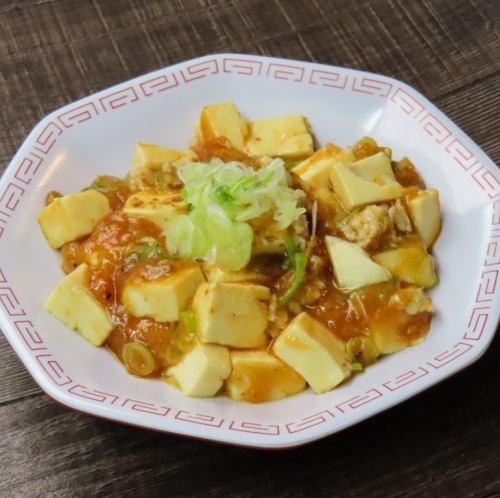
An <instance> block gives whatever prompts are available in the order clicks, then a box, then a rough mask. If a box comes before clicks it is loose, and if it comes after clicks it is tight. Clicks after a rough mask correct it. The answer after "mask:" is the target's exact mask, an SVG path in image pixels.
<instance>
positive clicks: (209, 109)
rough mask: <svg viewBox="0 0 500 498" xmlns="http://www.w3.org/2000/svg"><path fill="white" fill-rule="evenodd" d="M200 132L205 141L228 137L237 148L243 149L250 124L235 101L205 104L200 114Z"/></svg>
mask: <svg viewBox="0 0 500 498" xmlns="http://www.w3.org/2000/svg"><path fill="white" fill-rule="evenodd" d="M199 133H200V134H201V136H202V137H203V141H205V142H207V141H209V140H213V139H214V138H219V137H225V138H227V139H228V140H229V141H230V142H231V144H232V146H233V147H234V148H235V149H238V150H240V151H243V148H244V146H245V140H246V137H247V135H248V124H247V122H246V121H245V120H244V119H243V118H242V117H241V115H240V113H239V112H238V109H237V108H236V106H235V105H234V104H233V102H221V103H219V104H211V105H207V106H205V107H204V108H203V109H202V111H201V114H200V121H199Z"/></svg>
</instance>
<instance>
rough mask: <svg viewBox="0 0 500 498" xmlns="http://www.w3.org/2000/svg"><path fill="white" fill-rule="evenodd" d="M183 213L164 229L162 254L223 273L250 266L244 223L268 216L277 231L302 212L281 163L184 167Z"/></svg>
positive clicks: (248, 232) (214, 162)
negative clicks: (215, 267) (202, 263)
mask: <svg viewBox="0 0 500 498" xmlns="http://www.w3.org/2000/svg"><path fill="white" fill-rule="evenodd" d="M178 176H179V179H180V180H181V181H182V182H183V183H184V188H183V189H182V191H181V195H182V198H183V199H184V201H185V202H186V203H187V204H188V214H186V215H182V216H179V217H177V219H176V220H175V221H174V222H173V223H172V224H171V225H170V227H169V228H168V229H167V233H166V238H167V250H168V252H169V253H170V254H172V255H176V256H177V257H180V258H183V259H202V260H204V261H207V262H210V263H216V264H217V265H219V266H222V267H224V268H225V269H228V270H234V271H237V270H241V269H242V268H244V267H245V266H246V265H247V264H248V262H249V261H250V257H251V252H252V241H253V230H252V228H251V226H250V225H249V224H247V223H246V222H247V221H250V220H252V219H254V218H257V217H259V216H261V215H262V214H264V213H268V212H269V213H272V215H273V218H274V220H275V221H276V225H277V227H278V228H279V229H285V228H287V227H288V226H289V225H290V224H291V223H293V222H294V221H295V220H296V219H297V218H298V217H299V216H300V215H302V214H303V213H304V212H305V209H304V208H302V207H299V206H297V202H298V200H299V196H300V194H299V193H298V192H297V191H295V190H293V189H291V188H289V187H288V183H287V177H286V172H285V168H284V166H283V161H282V160H281V159H275V160H273V161H271V162H270V163H269V164H268V165H267V166H265V167H264V168H261V169H259V170H255V169H253V168H251V167H249V166H246V165H244V164H242V163H238V162H235V161H233V162H228V163H224V162H222V161H221V160H217V159H214V160H212V161H211V162H210V163H188V164H186V165H184V166H181V167H180V168H179V169H178Z"/></svg>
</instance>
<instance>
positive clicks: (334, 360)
mask: <svg viewBox="0 0 500 498" xmlns="http://www.w3.org/2000/svg"><path fill="white" fill-rule="evenodd" d="M273 352H274V354H275V355H276V356H277V357H278V358H280V359H281V360H283V361H284V362H285V363H287V364H288V365H290V366H291V367H292V368H293V369H294V370H295V371H297V372H298V373H299V374H300V375H301V376H302V377H304V379H305V380H306V382H307V383H308V384H309V385H310V386H311V388H312V389H313V391H314V392H315V393H317V394H320V393H324V392H326V391H330V390H331V389H333V388H334V387H335V386H337V385H338V384H340V383H341V382H342V381H343V380H345V379H346V378H347V377H349V376H350V375H351V364H350V361H349V356H348V354H347V352H346V347H345V343H344V342H343V341H341V340H340V339H338V338H337V337H336V336H335V335H333V333H332V332H330V331H329V330H328V329H327V328H326V327H325V326H324V325H322V324H321V323H320V322H318V321H317V320H315V319H313V318H311V317H310V316H309V315H308V314H307V313H305V312H303V313H300V314H299V315H297V316H296V317H295V318H294V319H293V320H292V321H291V322H290V323H289V325H288V327H287V328H286V329H285V330H284V331H283V332H282V333H281V334H280V335H279V336H278V338H277V339H276V341H275V342H274V345H273Z"/></svg>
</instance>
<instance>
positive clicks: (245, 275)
mask: <svg viewBox="0 0 500 498" xmlns="http://www.w3.org/2000/svg"><path fill="white" fill-rule="evenodd" d="M205 271H207V270H206V269H205ZM207 279H208V281H209V282H232V283H240V284H241V283H247V284H249V283H251V284H262V283H266V282H269V280H270V277H269V275H264V274H263V273H259V272H256V271H249V270H241V271H229V270H223V269H222V268H219V267H218V266H214V267H212V268H210V269H209V270H208V273H207Z"/></svg>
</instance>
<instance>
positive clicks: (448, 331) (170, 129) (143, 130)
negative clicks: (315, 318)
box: [0, 54, 500, 448]
mask: <svg viewBox="0 0 500 498" xmlns="http://www.w3.org/2000/svg"><path fill="white" fill-rule="evenodd" d="M221 100H233V101H235V102H236V104H237V106H238V107H239V108H240V109H241V111H242V112H243V113H244V114H245V115H246V116H248V117H249V118H251V119H257V118H261V117H265V116H271V115H279V114H286V113H290V114H291V113H299V114H304V115H306V116H307V117H308V118H309V120H310V122H311V124H312V127H313V129H314V133H315V135H316V137H317V138H318V140H319V142H320V143H325V142H326V141H333V142H335V143H339V144H341V145H349V144H351V143H352V142H353V141H355V140H356V139H358V138H360V137H361V136H363V135H370V136H373V137H375V138H376V139H377V140H378V141H379V142H380V143H382V144H385V145H388V146H390V147H392V149H393V151H394V155H395V157H396V158H399V157H402V156H403V155H408V156H409V157H410V158H411V159H412V160H413V161H414V162H415V163H416V165H417V167H418V169H419V170H420V171H421V172H422V173H423V176H424V178H425V180H426V182H427V184H428V185H429V186H432V187H435V188H437V189H439V191H440V193H441V199H442V206H443V221H444V227H443V232H442V234H441V237H440V239H439V241H438V243H437V245H436V248H435V254H436V259H437V262H438V265H439V275H440V283H439V285H438V286H437V287H436V288H435V289H433V291H432V298H433V300H434V302H435V305H436V308H437V310H438V313H437V315H436V317H435V318H434V320H433V322H432V328H431V331H430V334H429V336H428V338H427V340H426V341H424V342H423V343H422V344H421V345H419V346H417V347H414V348H410V349H407V350H405V351H403V352H401V353H399V354H396V355H393V356H389V357H387V358H384V359H383V360H382V361H380V362H379V363H377V364H376V365H374V366H372V367H370V368H369V369H368V370H367V371H366V372H364V373H363V374H361V375H356V376H355V377H354V378H353V379H352V380H350V381H349V382H346V383H345V384H344V385H342V386H341V387H339V388H338V389H335V390H334V391H332V392H329V393H326V394H323V395H321V396H316V395H314V394H313V393H312V392H310V391H306V392H304V393H301V394H300V395H298V396H293V397H291V398H288V399H284V400H281V401H277V402H272V403H267V404H262V405H251V404H246V403H235V402H232V401H231V400H229V399H227V398H225V397H219V398H216V399H191V398H186V397H184V396H182V395H181V394H180V393H178V392H177V391H175V390H174V389H172V388H170V387H169V386H168V385H166V384H165V383H163V382H161V381H160V380H141V379H138V378H135V377H132V376H130V375H128V374H127V373H126V372H125V370H124V369H123V367H122V365H121V364H120V363H119V362H118V361H116V360H115V359H114V358H112V357H111V355H110V354H109V353H108V352H107V351H106V350H105V349H104V348H101V349H96V348H94V347H92V346H91V345H90V344H88V343H86V342H85V341H84V340H83V339H82V338H80V337H79V336H78V335H77V334H75V333H73V332H71V331H70V330H68V329H67V328H66V327H65V326H63V325H62V324H61V323H59V322H58V321H57V320H55V319H54V318H52V317H51V316H50V315H48V314H47V313H45V312H44V311H42V302H43V300H44V298H45V297H46V296H47V295H48V294H49V293H50V291H51V290H52V289H53V288H54V286H55V285H56V283H57V282H58V281H59V280H60V279H61V278H62V276H63V273H62V271H61V269H60V266H59V254H58V253H57V252H55V251H52V250H51V249H50V248H49V246H48V244H47V243H46V241H45V239H44V237H43V235H42V233H41V231H40V229H39V227H38V225H37V222H36V214H37V213H38V211H39V210H40V209H41V207H42V205H43V200H44V197H45V195H46V193H47V192H48V191H50V190H58V191H61V192H63V193H70V192H73V191H77V190H80V189H81V188H82V187H83V186H85V185H88V184H89V183H90V182H91V181H92V179H93V178H94V177H95V176H96V175H97V174H101V173H109V174H112V175H117V176H124V175H125V174H126V172H127V170H128V168H129V164H130V159H131V157H132V152H133V149H134V145H135V143H136V142H137V141H139V140H144V141H150V142H157V143H159V144H165V145H169V146H174V147H184V146H185V145H186V143H187V141H188V140H189V139H190V138H191V135H192V127H193V123H194V122H195V119H196V117H197V114H198V112H199V110H200V108H201V107H202V106H203V105H204V104H207V103H210V102H217V101H221ZM499 271H500V190H499V180H498V171H497V168H496V167H495V165H494V164H493V163H492V161H491V160H490V159H489V158H488V157H487V156H486V155H485V154H484V153H483V152H482V151H481V150H480V149H479V147H478V146H477V145H475V144H474V143H473V142H472V140H471V139H470V138H468V137H467V136H466V135H465V134H464V133H463V132H462V131H461V130H460V129H459V128H458V127H457V126H456V125H455V124H454V123H453V122H452V121H451V120H450V119H449V118H447V117H446V116H445V115H443V114H442V113H441V112H440V111H439V110H438V109H437V108H436V107H434V105H432V104H431V103H430V102H429V101H428V100H427V99H426V98H425V97H423V96H422V95H420V94H419V93H418V92H416V91H415V90H413V89H412V88H410V87H409V86H407V85H405V84H404V83H401V82H400V81H397V80H394V79H391V78H387V77H384V76H380V75H375V74H369V73H364V72H361V71H355V70H350V69H343V68H339V67H332V66H323V65H319V64H312V63H307V62H298V61H289V60H282V59H272V58H269V57H258V56H246V55H235V54H221V55H210V56H207V57H201V58H199V59H194V60H191V61H187V62H184V63H181V64H177V65H175V66H172V67H169V68H166V69H161V70H159V71H156V72H154V73H151V74H148V75H146V76H142V77H140V78H136V79H134V80H131V81H128V82H126V83H123V84H120V85H116V86H114V87H112V88H110V89H108V90H105V91H103V92H99V93H97V94H95V95H91V96H90V97H88V98H85V99H83V100H80V101H78V102H76V103H74V104H71V105H69V106H66V107H63V108H62V109H59V110H57V111H55V112H53V113H52V114H50V115H49V116H47V117H46V118H45V119H43V120H42V121H41V122H40V123H39V124H38V125H37V126H36V127H35V129H34V130H33V131H32V133H31V134H30V135H29V137H28V138H27V139H26V141H25V142H24V144H23V145H22V147H21V148H20V149H19V151H18V152H17V154H16V155H15V157H14V159H13V160H12V162H11V164H10V166H9V168H8V169H7V171H6V173H5V175H4V176H3V178H2V180H1V182H0V325H1V328H2V329H3V332H4V334H5V336H6V337H7V339H8V341H9V342H10V344H11V345H12V347H13V348H14V350H15V351H16V353H17V354H18V356H19V357H20V358H21V360H22V361H23V363H24V365H25V366H26V368H27V369H28V370H29V371H30V373H31V375H32V376H33V378H34V379H35V380H36V381H37V382H38V384H39V385H40V386H41V387H42V389H44V390H45V391H46V392H47V394H49V395H50V396H51V397H52V398H54V399H55V400H57V401H59V402H61V403H63V404H64V405H67V406H68V407H71V408H75V409H77V410H81V411H83V412H87V413H91V414H93V415H98V416H101V417H105V418H108V419H113V420H116V421H120V422H126V423H130V424H134V425H138V426H142V427H147V428H151V429H156V430H160V431H165V432H171V433H177V434H183V435H188V436H194V437H198V438H204V439H211V440H216V441H221V442H225V443H232V444H238V445H245V446H255V447H261V448H284V447H291V446H296V445H299V444H304V443H307V442H309V441H313V440H315V439H319V438H321V437H324V436H327V435H329V434H333V433H334V432H337V431H339V430H341V429H344V428H345V427H348V426H350V425H353V424H355V423H357V422H359V421H361V420H363V419H365V418H367V417H369V416H371V415H373V414H375V413H378V412H380V411H382V410H384V409H386V408H389V407H391V406H393V405H395V404H397V403H400V402H401V401H403V400H405V399H407V398H409V397H411V396H413V395H415V394H416V393H418V392H420V391H422V390H424V389H426V388H427V387H429V386H431V385H433V384H435V383H436V382H439V381H440V380H442V379H444V378H445V377H448V376H449V375H451V374H453V373H455V372H457V371H458V370H460V369H462V368H464V367H465V366H467V365H468V364H470V363H472V362H473V361H475V360H477V359H478V358H479V357H480V356H481V355H482V354H483V353H484V351H485V350H486V348H487V347H488V345H489V343H490V341H491V339H492V338H493V334H494V332H495V328H496V325H497V320H498V316H499V307H500V299H499V298H498V294H499V289H500V284H499V282H498V280H499ZM464 396H465V397H466V396H467V393H464ZM443 409H445V408H443Z"/></svg>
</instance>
